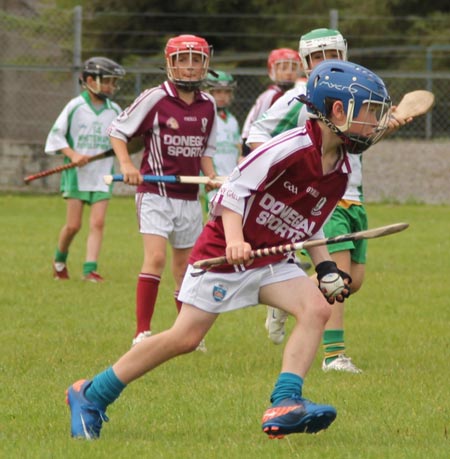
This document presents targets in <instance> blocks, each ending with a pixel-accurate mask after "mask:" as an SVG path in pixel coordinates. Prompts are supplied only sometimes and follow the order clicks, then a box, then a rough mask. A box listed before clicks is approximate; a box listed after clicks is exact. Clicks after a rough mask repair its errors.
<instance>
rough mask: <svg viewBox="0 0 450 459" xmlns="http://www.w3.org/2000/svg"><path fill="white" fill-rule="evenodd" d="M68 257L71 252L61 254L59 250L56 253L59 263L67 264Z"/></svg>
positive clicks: (56, 259)
mask: <svg viewBox="0 0 450 459" xmlns="http://www.w3.org/2000/svg"><path fill="white" fill-rule="evenodd" d="M68 255H69V252H66V253H63V252H60V251H59V249H58V248H57V249H56V251H55V261H56V262H57V263H65V262H66V260H67V257H68Z"/></svg>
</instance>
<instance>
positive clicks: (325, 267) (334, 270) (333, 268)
mask: <svg viewBox="0 0 450 459" xmlns="http://www.w3.org/2000/svg"><path fill="white" fill-rule="evenodd" d="M316 273H317V280H318V282H319V288H320V289H321V292H322V293H323V295H324V297H325V298H326V300H327V301H328V303H330V304H333V303H334V302H335V301H337V302H338V303H343V302H344V301H345V299H346V298H348V297H349V296H350V284H351V283H352V278H351V276H350V275H349V274H347V273H346V272H345V271H342V270H341V269H339V268H338V267H337V265H336V263H335V262H334V261H331V260H329V261H322V262H321V263H319V264H318V265H317V266H316ZM327 274H337V275H339V276H340V277H341V279H342V281H343V283H344V289H343V290H342V291H341V293H339V294H338V295H336V296H329V295H328V294H327V292H326V290H325V289H322V288H321V285H320V281H321V279H323V278H324V277H325V276H326V275H327Z"/></svg>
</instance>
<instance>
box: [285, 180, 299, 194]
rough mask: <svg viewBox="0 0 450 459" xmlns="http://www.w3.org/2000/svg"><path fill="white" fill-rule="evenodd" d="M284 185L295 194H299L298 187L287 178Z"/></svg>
mask: <svg viewBox="0 0 450 459" xmlns="http://www.w3.org/2000/svg"><path fill="white" fill-rule="evenodd" d="M283 186H284V187H285V188H286V189H287V190H289V191H290V192H291V193H293V194H298V188H297V187H296V186H295V185H294V184H293V183H291V182H288V181H287V180H286V181H285V182H284V183H283Z"/></svg>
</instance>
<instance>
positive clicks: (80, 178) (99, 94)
mask: <svg viewBox="0 0 450 459" xmlns="http://www.w3.org/2000/svg"><path fill="white" fill-rule="evenodd" d="M124 76H125V70H124V69H123V67H122V66H121V65H119V64H117V63H116V62H114V61H112V60H111V59H108V58H106V57H92V58H90V59H88V60H87V61H86V62H85V63H84V64H83V71H82V74H81V76H80V84H81V85H82V87H83V88H84V91H82V93H81V94H80V95H79V96H77V97H75V98H73V99H72V100H71V101H69V103H68V104H67V105H66V106H65V107H64V109H63V110H62V112H61V113H60V115H59V116H58V118H57V120H56V122H55V124H54V125H53V127H52V129H51V131H50V133H49V134H48V137H47V141H46V144H45V152H46V153H47V154H49V155H54V154H58V153H62V154H63V155H64V156H65V158H64V162H65V163H70V162H72V163H75V164H76V165H77V167H76V168H73V169H68V170H65V171H63V172H62V175H61V186H60V190H61V192H62V195H63V198H64V199H65V200H66V203H67V213H66V222H65V224H64V226H63V227H62V229H61V231H60V233H59V238H58V245H57V247H56V252H55V256H54V259H53V277H54V278H55V279H57V280H67V279H69V273H68V270H67V257H68V253H69V247H70V244H71V243H72V241H73V239H74V237H75V235H76V234H77V233H78V231H79V230H80V229H81V224H82V217H83V207H84V204H88V205H90V206H91V211H90V219H89V234H88V239H87V250H86V260H85V263H84V265H83V279H84V280H87V281H91V282H102V281H103V277H102V276H100V274H98V272H97V259H98V256H99V253H100V248H101V244H102V239H103V228H104V224H105V216H106V210H107V207H108V202H109V199H110V198H111V191H112V190H111V187H110V186H107V185H105V183H104V182H103V175H105V174H110V173H111V171H112V167H113V157H111V158H105V159H102V160H100V161H95V162H91V163H89V164H88V161H89V157H90V156H93V155H96V154H98V153H102V152H104V151H106V150H109V149H111V144H110V141H109V136H108V134H107V133H106V130H107V128H108V126H109V125H110V124H111V122H112V120H113V119H114V118H115V117H116V116H117V115H118V114H119V113H120V111H121V108H120V107H119V106H118V105H117V104H116V103H115V102H112V101H111V100H110V99H111V98H112V96H113V95H114V93H115V92H116V91H117V90H118V88H119V86H118V80H119V79H121V78H123V77H124Z"/></svg>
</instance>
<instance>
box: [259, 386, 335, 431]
mask: <svg viewBox="0 0 450 459" xmlns="http://www.w3.org/2000/svg"><path fill="white" fill-rule="evenodd" d="M336 415H337V413H336V409H335V408H333V407H332V406H329V405H316V404H315V403H313V402H310V401H309V400H306V399H305V398H302V397H298V396H295V395H294V396H292V397H291V398H285V399H284V400H281V402H279V403H277V404H276V405H272V406H271V407H270V408H268V409H267V410H266V412H265V413H264V416H263V418H262V429H263V431H264V432H265V433H266V434H267V435H269V437H270V438H283V437H284V436H285V435H288V434H291V433H317V432H320V431H321V430H324V429H326V428H327V427H328V426H329V425H330V424H331V423H332V422H333V421H334V419H335V418H336Z"/></svg>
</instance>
